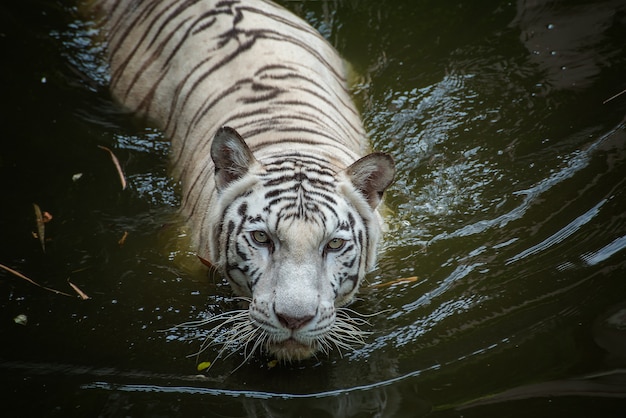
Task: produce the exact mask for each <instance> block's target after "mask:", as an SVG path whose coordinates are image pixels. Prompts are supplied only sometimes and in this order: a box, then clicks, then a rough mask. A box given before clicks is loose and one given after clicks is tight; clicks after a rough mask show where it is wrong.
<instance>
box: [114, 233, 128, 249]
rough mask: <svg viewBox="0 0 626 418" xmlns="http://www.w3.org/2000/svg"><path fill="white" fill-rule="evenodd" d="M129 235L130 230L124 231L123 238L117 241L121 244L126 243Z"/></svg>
mask: <svg viewBox="0 0 626 418" xmlns="http://www.w3.org/2000/svg"><path fill="white" fill-rule="evenodd" d="M127 237H128V231H124V235H122V238H120V240H119V241H117V243H118V244H119V245H120V246H121V245H124V244H125V243H126V238H127Z"/></svg>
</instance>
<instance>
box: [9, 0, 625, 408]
mask: <svg viewBox="0 0 626 418" xmlns="http://www.w3.org/2000/svg"><path fill="white" fill-rule="evenodd" d="M41 3H42V5H41V7H40V8H39V9H37V10H38V11H37V12H35V11H34V9H32V10H31V9H30V8H28V7H26V6H24V5H23V4H19V3H16V4H15V5H11V6H2V7H3V8H6V7H8V9H7V10H6V11H7V13H2V14H0V15H1V16H2V19H3V20H2V22H3V23H4V24H3V25H2V26H0V27H3V28H6V29H3V31H4V33H3V34H2V36H0V41H1V42H2V43H3V44H2V45H3V46H5V47H6V50H7V56H8V57H9V58H11V59H10V61H7V62H12V63H13V64H12V65H11V66H5V67H4V68H3V69H2V70H1V71H4V73H3V75H4V76H5V77H4V79H5V80H9V79H10V80H14V81H15V82H14V83H9V84H7V85H6V86H5V87H4V88H5V90H6V97H7V98H8V99H7V102H8V103H14V104H15V106H14V109H13V110H9V113H8V117H7V119H6V120H7V124H6V126H5V127H4V129H5V130H6V134H5V137H6V138H9V139H8V140H7V143H6V145H5V147H4V148H3V150H1V151H0V171H1V173H2V176H0V178H1V179H2V180H0V181H1V184H2V188H3V189H2V190H3V196H5V198H6V203H5V204H4V205H1V209H0V210H1V212H0V232H1V233H2V237H3V238H4V240H3V243H2V244H1V246H0V263H2V264H6V265H8V266H10V267H13V268H16V269H18V270H20V271H22V272H24V273H25V274H27V275H29V277H32V278H33V279H36V280H38V281H41V282H42V284H44V285H46V286H50V287H55V288H61V287H63V286H67V280H68V278H69V279H70V280H71V281H72V282H73V283H76V284H77V285H79V287H80V288H81V289H82V290H83V291H85V292H86V293H87V294H89V295H90V296H91V299H90V300H89V301H86V302H80V301H78V300H76V301H75V300H65V299H63V300H61V299H59V298H58V297H55V296H53V295H50V294H46V293H45V292H43V291H41V290H40V289H38V288H34V287H29V285H28V284H27V283H23V282H20V281H19V280H18V279H16V278H14V277H12V276H8V275H6V274H5V273H4V272H0V295H3V297H2V299H0V313H2V318H3V319H2V321H3V322H2V324H1V325H0V327H1V328H0V331H1V332H2V335H3V338H4V341H8V342H9V343H5V344H3V345H1V348H0V367H1V368H2V373H3V375H5V376H6V378H5V379H4V383H3V385H2V386H1V388H2V389H3V390H4V391H5V393H9V394H12V395H15V396H14V399H15V402H16V405H19V406H20V407H21V408H22V410H25V411H31V410H33V408H34V406H33V405H31V404H30V402H29V401H28V399H32V397H33V396H35V397H37V399H40V400H41V401H42V404H45V407H46V409H48V410H50V411H53V410H58V411H62V412H64V413H65V412H67V411H74V410H75V409H76V408H78V407H80V408H82V410H83V411H86V410H89V411H90V412H93V413H92V414H91V415H97V414H101V415H111V416H118V415H122V414H124V415H155V414H157V413H158V414H161V415H177V416H179V415H202V414H205V413H206V411H207V410H211V411H212V412H215V413H216V414H222V415H226V416H296V415H300V416H316V417H319V416H375V415H378V416H425V415H427V414H429V413H430V414H433V415H440V416H457V412H455V411H456V409H455V408H457V407H458V408H463V411H462V414H463V415H464V416H468V415H469V416H474V415H476V416H504V415H506V416H526V415H528V412H529V411H541V413H543V414H545V413H546V411H547V413H548V415H549V416H568V417H570V416H590V415H595V416H620V415H618V414H616V413H615V411H623V407H624V402H625V400H624V399H625V396H624V394H625V393H626V384H625V383H624V378H623V376H624V374H623V368H625V367H626V359H625V358H624V355H623V352H624V351H625V350H626V342H625V341H626V339H625V337H624V321H623V317H624V315H623V314H624V301H625V300H626V282H624V280H623V277H624V274H625V264H626V248H625V247H626V218H625V214H626V195H625V192H624V190H626V188H625V187H624V186H625V184H624V182H625V177H624V174H623V173H624V172H625V171H624V170H625V169H626V167H625V166H624V165H625V163H626V161H625V158H624V157H625V156H626V153H625V152H624V151H625V148H624V144H625V143H626V128H625V126H624V121H625V115H626V99H625V98H624V97H626V96H621V97H616V98H615V99H613V100H610V101H608V102H606V103H605V104H603V102H605V101H606V100H607V99H608V98H610V97H611V96H613V95H615V94H616V93H619V92H620V91H621V90H624V88H626V85H625V84H624V83H625V82H626V80H624V68H626V54H625V50H624V48H623V40H624V39H626V6H625V5H624V4H623V2H621V1H619V0H603V1H600V2H598V1H578V2H575V4H572V3H571V2H566V1H562V0H561V1H558V0H550V1H545V2H534V1H523V0H519V1H517V2H516V3H514V4H509V2H502V1H497V0H493V1H489V2H481V3H480V5H478V4H475V3H472V4H471V5H470V4H469V3H468V4H465V3H462V2H452V1H446V2H444V3H443V4H439V3H437V4H435V3H433V4H427V3H424V2H421V3H419V4H418V3H415V2H410V1H405V2H397V3H394V5H393V7H390V4H388V3H387V2H379V1H359V2H354V1H349V0H345V1H336V2H306V1H305V2H284V3H285V4H286V6H287V7H289V8H291V9H292V10H295V11H296V12H297V13H298V14H300V15H301V16H304V17H305V18H306V19H307V20H308V21H309V22H311V23H312V24H313V25H314V26H315V27H317V28H318V29H319V30H320V31H321V32H322V33H323V34H324V36H326V37H327V38H328V39H329V40H330V41H331V42H332V43H334V44H335V45H337V46H338V47H339V48H340V49H341V50H342V52H343V53H345V55H346V56H347V57H348V58H349V59H350V60H351V61H352V64H353V66H354V68H355V69H356V71H357V72H358V73H359V75H358V77H357V83H356V85H355V88H354V91H355V95H356V99H357V101H358V102H359V104H360V106H361V109H362V112H363V115H364V119H365V122H366V126H367V128H368V130H369V132H370V136H371V138H372V142H373V145H374V147H375V148H376V149H379V150H384V151H387V152H389V153H391V154H392V155H393V156H394V158H395V159H396V161H397V166H398V169H399V174H398V178H397V181H396V184H395V185H394V187H393V189H392V190H391V191H390V192H389V193H388V196H387V205H388V207H389V212H390V215H389V218H388V224H389V233H388V234H387V237H386V241H385V243H384V251H383V254H382V257H381V259H380V262H379V266H378V268H377V270H376V271H374V272H373V273H372V274H371V275H370V276H369V278H368V283H366V284H365V286H364V288H363V292H362V294H361V298H360V300H358V301H357V302H356V303H355V304H354V306H352V308H354V309H355V310H357V311H359V312H361V313H363V314H365V315H371V316H370V317H368V322H369V323H370V325H369V326H368V327H367V328H368V329H367V330H368V331H370V332H371V333H372V334H371V336H370V337H369V339H368V340H367V343H366V345H365V346H363V347H361V348H358V349H356V350H355V351H353V352H346V353H338V352H334V353H331V355H330V356H329V358H319V359H312V360H311V361H308V362H304V363H302V364H292V365H281V366H278V367H269V366H268V359H265V358H262V357H259V358H255V359H254V360H252V361H251V362H250V363H249V364H246V365H244V366H243V367H241V368H240V369H238V370H237V371H236V372H235V373H232V371H233V370H234V369H235V368H237V367H238V366H239V365H240V364H241V361H242V360H243V358H242V357H240V356H237V355H235V356H232V357H229V358H226V359H220V360H219V361H217V362H216V363H215V364H214V366H213V367H212V368H211V371H210V372H209V373H208V374H206V375H198V372H197V370H196V369H195V362H196V361H207V360H209V361H212V360H213V359H214V358H215V356H216V355H217V349H216V351H214V352H207V353H204V354H202V355H200V356H199V357H197V356H194V355H193V354H194V353H196V352H197V350H198V349H199V347H200V345H201V343H202V340H203V339H204V338H205V336H206V335H207V330H205V329H198V328H172V327H173V326H175V325H177V324H181V323H185V322H188V321H194V320H201V319H207V318H210V317H211V316H213V315H217V314H219V313H221V312H224V311H227V310H230V309H235V308H236V307H237V305H236V302H235V301H232V300H231V299H230V296H231V293H230V289H229V288H228V286H227V285H225V284H224V283H223V282H222V281H221V279H220V278H219V277H215V275H207V274H206V272H205V271H199V269H198V265H197V264H194V263H196V260H195V258H194V257H193V256H192V255H190V254H188V253H187V252H186V251H185V249H184V248H180V247H175V245H176V243H179V242H181V241H183V240H184V230H181V229H179V225H178V224H177V222H176V220H175V219H174V216H173V215H174V212H175V207H176V206H177V205H178V198H177V195H176V190H177V189H176V184H175V182H173V181H172V180H171V179H170V178H169V176H168V174H167V173H168V172H167V152H168V143H167V140H166V139H165V138H163V137H162V135H161V134H160V133H159V132H155V131H154V130H153V129H151V128H146V127H145V126H143V125H142V124H140V123H138V122H137V121H133V120H132V119H131V118H130V117H129V116H128V115H125V114H124V113H123V112H122V111H121V110H119V109H118V108H117V107H116V106H115V104H114V103H112V102H111V101H110V98H109V96H108V93H107V91H106V84H107V79H108V76H107V73H106V66H104V65H103V64H102V57H101V55H102V49H101V46H100V45H99V44H97V43H93V42H92V40H91V39H92V35H93V34H92V33H91V29H90V26H89V24H88V22H85V20H84V19H82V18H79V17H77V16H76V15H75V14H74V11H73V7H72V6H69V5H68V6H66V7H64V8H63V7H56V8H54V7H52V6H50V5H43V3H45V2H41ZM3 11H4V10H3ZM39 11H43V12H44V13H39ZM364 28H367V30H366V31H364V30H363V29H364ZM31 50H32V51H38V54H31V53H27V54H25V52H24V51H31ZM42 80H45V82H44V81H42ZM35 121H36V123H34V122H35ZM97 145H105V146H107V147H109V148H111V149H113V150H114V151H115V152H116V154H117V155H118V158H119V159H120V161H121V163H122V165H123V166H124V171H125V173H126V175H127V178H128V180H129V188H128V190H126V191H124V192H122V191H120V190H119V183H117V179H116V174H115V172H114V170H113V168H112V167H111V165H110V160H109V159H108V156H107V155H106V154H103V153H102V151H101V150H99V149H98V148H97ZM69 150H71V152H70V151H69ZM76 173H82V174H83V175H82V177H81V178H80V179H79V180H77V181H74V180H72V178H73V175H74V174H76ZM33 202H36V203H38V204H39V205H40V206H41V207H42V209H43V210H46V211H49V212H50V213H52V214H53V216H54V218H53V221H51V222H50V223H49V224H48V225H47V226H46V228H47V230H46V236H47V237H49V241H48V242H47V243H46V250H47V252H46V254H42V253H41V249H40V246H39V244H38V242H37V240H35V239H33V238H32V236H31V235H30V231H31V230H32V229H33V228H34V226H33V218H32V216H33V215H32V214H31V211H32V203H33ZM126 232H127V233H128V238H127V239H126V240H125V242H124V243H123V244H120V243H119V241H120V237H122V236H123V235H124V233H126ZM181 260H182V262H181ZM183 264H184V265H183ZM190 264H194V266H195V268H189V265H190ZM404 277H416V279H415V280H412V281H407V282H401V281H400V282H396V280H397V279H399V278H404ZM18 314H25V315H27V316H28V319H29V322H28V325H27V326H22V325H17V324H15V323H14V322H13V321H12V318H14V317H15V316H16V315H18ZM494 394H495V395H494ZM489 395H494V396H492V397H490V398H485V397H486V396H489ZM618 407H619V408H618ZM55 408H56V409H55ZM517 411H520V412H517ZM458 414H460V412H458ZM577 414H579V415H577ZM64 416H65V415H64Z"/></svg>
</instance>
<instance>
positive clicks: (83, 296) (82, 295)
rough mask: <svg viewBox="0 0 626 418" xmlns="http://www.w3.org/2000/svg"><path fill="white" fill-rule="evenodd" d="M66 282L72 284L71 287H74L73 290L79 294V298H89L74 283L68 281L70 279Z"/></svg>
mask: <svg viewBox="0 0 626 418" xmlns="http://www.w3.org/2000/svg"><path fill="white" fill-rule="evenodd" d="M67 283H68V284H69V285H70V286H72V289H74V291H75V292H76V293H78V296H80V298H81V299H82V300H87V299H91V298H90V297H89V296H87V294H86V293H85V292H83V291H82V290H80V289H79V288H78V286H76V285H75V284H74V283H72V282H70V279H67Z"/></svg>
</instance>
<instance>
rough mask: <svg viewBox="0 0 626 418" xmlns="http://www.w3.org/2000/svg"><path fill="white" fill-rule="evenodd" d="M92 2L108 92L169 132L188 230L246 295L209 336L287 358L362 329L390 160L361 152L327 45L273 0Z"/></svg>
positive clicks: (355, 117) (228, 345) (350, 338)
mask: <svg viewBox="0 0 626 418" xmlns="http://www.w3.org/2000/svg"><path fill="white" fill-rule="evenodd" d="M95 3H96V5H95V8H94V9H93V10H94V12H95V15H96V17H97V18H98V19H99V21H100V22H101V24H102V30H103V32H104V33H105V35H106V36H105V38H106V43H107V51H108V63H109V67H110V74H111V78H110V87H111V92H112V95H113V97H114V98H115V99H116V100H117V101H119V102H120V103H121V104H122V105H123V106H124V107H126V108H127V109H129V110H130V111H132V112H134V113H135V114H136V115H138V116H139V117H143V118H146V119H149V120H151V121H152V122H153V123H156V125H157V126H158V127H159V128H161V129H162V130H163V132H164V134H165V136H166V137H168V138H169V139H171V144H172V146H171V161H172V163H171V166H172V175H173V176H174V177H176V178H177V179H178V180H179V181H180V184H181V189H182V190H181V213H182V215H183V217H184V218H185V220H186V223H187V227H188V231H189V234H190V237H191V241H192V245H193V246H194V248H195V250H196V251H197V254H198V256H199V257H200V258H201V259H205V260H208V261H209V262H210V263H211V264H213V265H214V266H216V267H217V268H218V269H219V271H220V272H221V274H222V275H223V277H224V278H225V279H226V280H227V281H228V282H229V283H230V286H231V287H232V289H233V291H234V293H235V294H236V295H238V296H240V297H241V298H242V299H244V300H246V301H247V303H248V307H247V308H246V309H244V310H240V311H233V312H230V313H225V314H224V315H220V316H219V318H218V319H222V320H223V321H222V322H221V323H220V324H219V325H217V326H215V327H214V328H213V330H212V331H211V334H210V338H211V339H212V340H211V341H209V342H208V343H207V344H209V345H211V344H213V343H215V344H221V345H222V346H223V348H222V352H237V351H240V352H242V353H244V355H245V356H246V359H247V358H248V357H250V356H251V355H253V353H255V352H257V351H259V349H260V350H263V351H265V352H267V353H269V354H270V355H272V356H275V357H276V358H277V359H279V360H283V361H297V360H302V359H305V358H309V357H311V356H314V355H316V354H317V353H319V352H322V353H326V352H329V351H330V350H333V349H340V350H348V349H351V348H352V347H354V346H356V345H358V344H362V343H363V336H364V331H362V330H361V327H362V325H363V324H364V322H365V321H364V320H363V318H362V317H360V316H358V315H357V314H356V313H355V312H353V311H351V310H350V309H348V308H346V305H348V304H349V303H350V302H351V301H352V300H353V299H354V297H355V295H356V293H357V291H358V289H359V285H360V284H361V282H362V280H363V278H364V276H365V274H366V272H367V271H369V270H370V269H372V268H373V266H374V264H375V262H376V252H377V244H378V242H379V240H380V235H381V219H380V215H379V213H378V211H377V207H378V205H379V203H380V201H381V199H382V196H383V192H384V191H385V189H386V188H387V187H388V186H389V185H390V184H391V182H392V181H393V177H394V174H395V168H394V163H393V160H392V158H391V157H390V156H388V155H387V154H384V153H378V152H374V153H371V154H368V155H365V156H363V150H365V149H367V148H368V143H367V135H366V134H365V130H364V128H363V124H362V122H361V119H360V116H359V114H358V112H357V110H356V108H355V106H354V103H353V101H352V98H351V97H350V91H349V89H348V87H347V85H346V84H347V83H346V69H345V68H344V62H343V60H342V58H341V57H340V56H339V55H338V53H337V52H336V51H335V49H334V48H333V47H332V46H331V45H330V44H329V43H328V42H327V41H326V40H325V39H324V38H323V37H322V36H320V34H319V33H318V32H317V31H315V30H314V29H313V28H311V27H310V26H309V25H308V24H307V23H306V22H304V21H303V20H301V19H300V18H298V17H296V16H295V15H293V14H292V13H290V12H289V11H287V10H286V9H284V8H282V7H280V6H278V5H275V4H273V3H271V2H269V1H262V0H240V1H238V0H232V1H219V0H197V1H193V2H188V1H183V0H159V1H157V0H125V1H118V0H95ZM211 321H212V320H209V322H211ZM203 348H206V345H203ZM220 353H221V352H220Z"/></svg>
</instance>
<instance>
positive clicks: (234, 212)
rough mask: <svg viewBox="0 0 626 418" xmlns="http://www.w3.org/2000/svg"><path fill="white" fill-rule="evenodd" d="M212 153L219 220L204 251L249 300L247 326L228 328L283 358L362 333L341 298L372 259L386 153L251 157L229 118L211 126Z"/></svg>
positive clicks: (388, 172) (349, 341)
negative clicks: (225, 124)
mask: <svg viewBox="0 0 626 418" xmlns="http://www.w3.org/2000/svg"><path fill="white" fill-rule="evenodd" d="M211 157H212V159H213V162H214V164H215V184H216V188H217V191H218V193H217V202H216V203H215V205H214V208H215V210H213V211H212V212H213V215H214V219H218V220H219V221H217V222H216V224H215V225H214V227H213V231H212V238H211V240H210V241H211V242H210V243H209V247H210V248H209V252H210V254H211V255H212V258H213V260H212V261H213V263H214V264H215V265H216V266H217V267H218V269H219V270H220V271H221V273H222V274H223V275H224V276H225V278H226V279H227V280H228V282H229V283H230V285H231V286H232V288H233V290H234V292H235V293H236V294H238V295H240V296H243V297H245V298H246V299H247V300H249V307H248V310H247V315H245V317H244V319H242V320H243V321H245V322H246V324H245V332H244V331H243V330H244V328H241V329H240V330H239V331H237V333H236V334H237V335H235V334H233V335H232V336H231V338H233V339H235V340H237V339H239V340H240V341H239V343H241V344H240V345H241V346H243V347H246V351H250V347H248V345H249V344H252V347H253V348H256V347H262V348H264V349H265V350H266V351H267V352H269V354H271V355H273V356H275V357H276V358H277V359H279V360H285V361H291V360H301V359H305V358H308V357H310V356H312V355H314V354H315V353H316V352H318V351H324V352H326V351H328V350H329V349H331V348H332V347H334V346H336V347H338V348H348V347H350V346H352V345H353V344H354V343H355V342H357V341H359V340H360V339H361V331H360V330H359V328H358V327H357V325H358V321H357V320H355V319H354V318H351V317H350V316H349V314H348V313H347V312H348V311H347V310H345V309H342V307H343V306H345V305H346V304H348V303H349V302H350V301H352V300H353V298H354V296H355V294H356V292H357V290H358V288H359V285H360V283H361V281H362V280H363V277H364V275H365V273H366V272H367V271H368V270H370V269H371V268H372V267H373V265H374V263H375V257H376V246H377V243H378V240H379V237H380V233H381V232H380V230H381V227H380V224H381V223H380V215H379V214H378V213H377V211H376V207H377V206H378V204H379V203H380V200H381V198H382V194H383V191H384V190H385V189H386V188H387V187H388V186H389V184H390V183H391V182H392V180H393V177H394V173H395V169H394V165H393V160H392V159H391V157H389V156H388V155H386V154H383V153H373V154H369V155H368V156H366V157H363V158H361V159H360V160H358V161H356V162H355V163H353V164H352V165H350V166H349V167H347V168H346V169H343V170H340V171H339V172H337V171H336V170H333V168H332V167H331V166H330V164H328V162H326V161H324V160H323V159H320V158H319V157H315V156H309V155H304V154H298V153H295V152H294V153H289V152H283V153H281V154H279V155H276V156H274V157H265V158H263V159H262V160H257V159H256V158H255V157H254V156H253V154H252V152H251V151H250V149H249V148H248V146H247V145H246V143H245V142H244V140H243V139H242V138H241V137H240V136H239V134H238V133H237V132H236V131H235V130H233V129H231V128H222V129H220V130H219V131H218V133H217V134H216V136H215V138H214V140H213V143H212V147H211ZM244 334H245V335H244ZM231 345H233V344H232V341H231Z"/></svg>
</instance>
